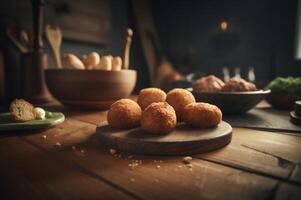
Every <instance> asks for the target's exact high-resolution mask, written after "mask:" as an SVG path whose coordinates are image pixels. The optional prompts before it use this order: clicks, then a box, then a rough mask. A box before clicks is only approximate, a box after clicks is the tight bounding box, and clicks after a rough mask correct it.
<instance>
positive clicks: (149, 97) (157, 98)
mask: <svg viewBox="0 0 301 200" xmlns="http://www.w3.org/2000/svg"><path fill="white" fill-rule="evenodd" d="M165 99H166V93H165V92H164V91H163V90H161V89H159V88H145V89H142V90H140V93H139V96H138V100H137V102H138V104H139V105H140V107H141V109H142V110H144V109H145V108H146V107H147V106H149V105H150V104H152V103H157V102H164V101H165Z"/></svg>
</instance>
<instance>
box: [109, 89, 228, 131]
mask: <svg viewBox="0 0 301 200" xmlns="http://www.w3.org/2000/svg"><path fill="white" fill-rule="evenodd" d="M221 120H222V112H221V110H220V109H219V108H218V107H217V106H215V105H211V104H208V103H202V102H196V101H195V98H194V96H193V95H192V93H191V92H189V91H188V90H185V89H181V88H175V89H172V90H171V91H169V92H168V93H167V94H166V93H165V92H164V91H163V90H161V89H159V88H145V89H142V90H141V91H140V93H139V96H138V99H137V102H135V101H133V100H131V99H120V100H118V101H116V102H115V103H113V104H112V105H111V106H110V109H109V112H108V114H107V121H108V124H109V125H110V126H111V127H113V128H118V129H128V128H136V127H139V126H140V127H141V128H142V129H143V130H144V131H145V132H147V133H151V134H167V133H169V132H171V131H173V130H174V129H175V127H176V125H177V122H185V123H186V124H187V125H189V126H192V127H195V128H200V129H202V128H211V127H215V126H217V125H218V124H219V123H220V122H221Z"/></svg>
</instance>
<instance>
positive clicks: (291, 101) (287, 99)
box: [266, 93, 301, 110]
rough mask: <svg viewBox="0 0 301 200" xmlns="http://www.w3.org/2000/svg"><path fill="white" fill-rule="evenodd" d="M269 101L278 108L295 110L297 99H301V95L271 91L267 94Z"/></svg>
mask: <svg viewBox="0 0 301 200" xmlns="http://www.w3.org/2000/svg"><path fill="white" fill-rule="evenodd" d="M266 100H267V102H268V103H269V104H271V106H273V108H276V109H282V110H293V109H294V105H295V101H298V100H301V96H300V95H291V94H275V93H271V94H269V95H268V96H267V99H266Z"/></svg>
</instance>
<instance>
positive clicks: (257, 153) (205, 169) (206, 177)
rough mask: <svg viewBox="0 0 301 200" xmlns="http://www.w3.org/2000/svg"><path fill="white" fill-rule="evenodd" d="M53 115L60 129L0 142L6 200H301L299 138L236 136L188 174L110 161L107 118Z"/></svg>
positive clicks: (181, 168) (131, 159) (164, 165)
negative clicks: (102, 132) (101, 130)
mask: <svg viewBox="0 0 301 200" xmlns="http://www.w3.org/2000/svg"><path fill="white" fill-rule="evenodd" d="M56 109H57V110H64V113H65V114H66V116H67V119H66V121H65V122H64V123H63V124H61V125H59V126H57V127H55V128H52V129H49V130H45V131H41V132H34V133H27V134H22V133H19V134H11V135H10V137H9V136H8V135H6V136H2V137H0V169H1V170H0V176H1V178H2V179H1V181H0V183H1V187H0V190H1V192H2V191H4V190H5V191H6V192H7V193H3V192H2V193H1V194H2V196H3V194H7V195H6V196H4V197H7V199H9V198H11V199H16V197H19V196H18V194H20V195H22V196H23V197H24V198H25V199H26V197H28V199H68V198H69V199H70V198H73V199H74V198H75V199H79V198H80V197H82V196H83V195H86V197H87V198H83V199H93V198H94V199H102V197H103V199H128V198H134V199H300V196H301V194H300V191H301V184H300V183H299V180H300V156H299V155H298V154H299V152H300V149H301V147H300V144H301V142H300V139H301V137H300V135H297V134H283V133H281V134H280V133H271V132H264V131H256V130H249V129H240V128H235V129H234V130H233V140H232V142H231V143H230V144H229V145H227V146H226V147H224V148H222V149H220V150H217V151H214V152H210V153H205V154H198V155H194V156H193V159H192V161H191V163H190V164H191V167H190V166H189V165H185V164H183V162H182V161H183V157H182V156H176V157H175V156H168V157H164V156H161V157H159V156H142V155H131V154H128V153H120V152H117V153H116V154H110V150H109V149H108V148H106V147H104V146H103V145H102V144H101V143H100V142H99V140H98V138H97V136H96V134H95V130H96V127H97V126H96V125H97V124H99V123H100V122H102V121H104V120H105V118H106V112H92V111H79V110H71V111H70V109H69V108H61V107H56ZM44 135H45V136H46V139H44V138H43V136H44ZM57 142H59V143H60V144H61V146H56V145H55V144H56V143H57ZM16 147H18V148H16ZM8 161H9V162H8ZM133 163H138V165H137V166H134V167H133V165H132V164H133ZM2 180H3V181H2ZM5 184H6V185H5ZM2 185H4V186H3V187H2ZM12 188H13V189H12ZM12 191H14V192H15V193H13V192H12ZM16 191H18V193H16ZM100 193H101V194H100Z"/></svg>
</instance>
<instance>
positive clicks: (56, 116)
mask: <svg viewBox="0 0 301 200" xmlns="http://www.w3.org/2000/svg"><path fill="white" fill-rule="evenodd" d="M64 120H65V116H64V114H63V113H60V112H52V116H51V117H48V118H46V119H43V120H33V121H28V122H15V121H13V120H12V119H11V117H10V113H1V114H0V131H14V130H39V129H46V128H50V127H52V126H55V125H58V124H60V123H62V122H64Z"/></svg>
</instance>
